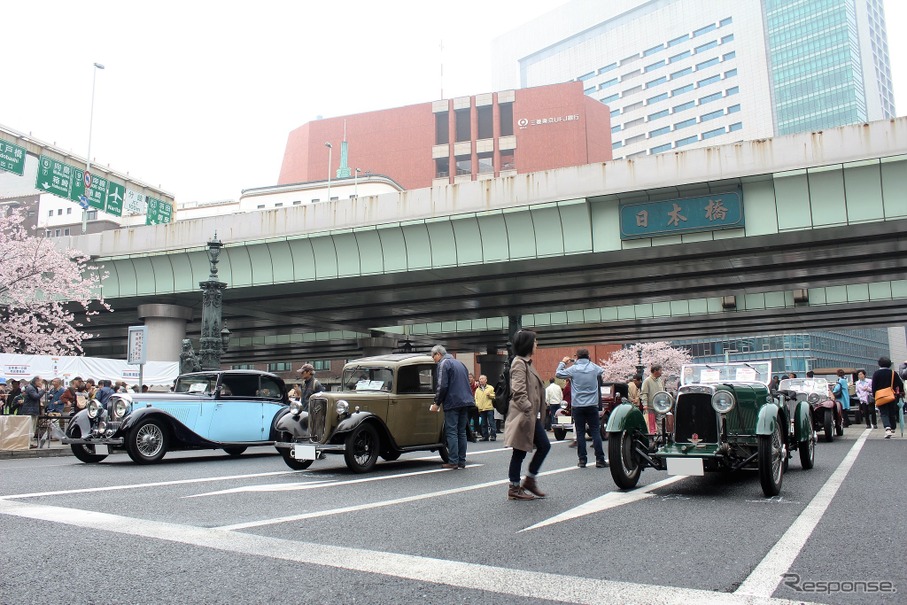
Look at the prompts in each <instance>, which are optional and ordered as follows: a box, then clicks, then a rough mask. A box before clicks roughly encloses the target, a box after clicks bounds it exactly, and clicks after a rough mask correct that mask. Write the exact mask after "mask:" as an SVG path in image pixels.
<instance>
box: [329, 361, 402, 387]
mask: <svg viewBox="0 0 907 605" xmlns="http://www.w3.org/2000/svg"><path fill="white" fill-rule="evenodd" d="M393 380H394V372H393V370H391V369H390V368H370V367H364V366H353V367H346V368H343V378H342V379H341V384H342V385H343V390H344V391H384V392H389V391H390V390H391V387H392V386H393Z"/></svg>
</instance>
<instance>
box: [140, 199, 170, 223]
mask: <svg viewBox="0 0 907 605" xmlns="http://www.w3.org/2000/svg"><path fill="white" fill-rule="evenodd" d="M146 199H147V201H148V213H147V214H146V215H145V224H146V225H161V224H164V223H169V222H172V221H173V207H172V206H171V205H170V204H169V203H167V202H165V201H163V200H159V199H156V198H153V197H151V196H148V197H147V198H146Z"/></svg>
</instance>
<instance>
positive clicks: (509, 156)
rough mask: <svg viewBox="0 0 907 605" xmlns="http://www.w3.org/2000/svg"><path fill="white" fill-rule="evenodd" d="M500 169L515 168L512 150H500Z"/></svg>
mask: <svg viewBox="0 0 907 605" xmlns="http://www.w3.org/2000/svg"><path fill="white" fill-rule="evenodd" d="M501 170H516V160H515V159H514V152H513V150H512V149H511V150H509V151H502V152H501Z"/></svg>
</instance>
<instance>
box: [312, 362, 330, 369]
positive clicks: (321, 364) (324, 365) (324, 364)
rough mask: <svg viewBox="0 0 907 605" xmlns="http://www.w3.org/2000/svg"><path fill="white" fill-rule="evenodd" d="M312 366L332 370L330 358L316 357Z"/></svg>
mask: <svg viewBox="0 0 907 605" xmlns="http://www.w3.org/2000/svg"><path fill="white" fill-rule="evenodd" d="M312 367H313V368H315V370H330V369H331V360H330V359H316V360H315V361H313V362H312Z"/></svg>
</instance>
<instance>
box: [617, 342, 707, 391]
mask: <svg viewBox="0 0 907 605" xmlns="http://www.w3.org/2000/svg"><path fill="white" fill-rule="evenodd" d="M638 351H642V364H643V366H645V370H644V371H643V379H645V377H646V376H648V375H649V366H651V365H652V364H653V363H658V364H661V367H662V376H663V377H664V378H665V386H670V384H671V383H673V384H676V382H677V378H678V377H679V376H680V368H681V366H682V365H683V364H685V363H690V361H691V359H692V357H691V356H690V352H689V351H688V350H687V349H675V348H673V347H672V346H671V345H670V343H667V342H637V343H636V344H633V345H630V346H628V347H626V348H624V349H621V350H619V351H615V352H614V353H612V354H611V357H610V358H609V359H603V360H601V361H600V365H601V367H602V368H603V369H604V370H605V373H604V375H603V376H602V379H603V380H605V381H617V382H623V381H628V380H629V379H630V378H631V377H632V376H633V375H634V374H636V364H638V363H639V355H638V353H637V352H638Z"/></svg>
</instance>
